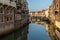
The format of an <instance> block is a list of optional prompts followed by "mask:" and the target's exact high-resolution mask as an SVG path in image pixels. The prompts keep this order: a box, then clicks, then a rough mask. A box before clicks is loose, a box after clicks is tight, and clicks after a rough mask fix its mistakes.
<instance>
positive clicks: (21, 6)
mask: <svg viewBox="0 0 60 40" xmlns="http://www.w3.org/2000/svg"><path fill="white" fill-rule="evenodd" d="M28 13H29V10H28V3H27V0H0V34H2V33H3V34H5V33H8V32H10V31H11V30H12V31H13V30H14V29H15V28H20V27H21V25H23V24H26V23H27V22H28V20H29V15H28ZM24 21H25V22H24ZM23 22H24V23H23Z"/></svg>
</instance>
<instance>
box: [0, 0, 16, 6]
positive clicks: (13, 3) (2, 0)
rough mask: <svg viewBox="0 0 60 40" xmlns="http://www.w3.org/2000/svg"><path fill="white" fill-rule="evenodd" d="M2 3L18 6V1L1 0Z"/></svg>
mask: <svg viewBox="0 0 60 40" xmlns="http://www.w3.org/2000/svg"><path fill="white" fill-rule="evenodd" d="M0 3H2V4H3V5H8V6H13V7H16V3H15V2H10V0H0Z"/></svg>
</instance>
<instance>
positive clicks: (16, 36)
mask: <svg viewBox="0 0 60 40" xmlns="http://www.w3.org/2000/svg"><path fill="white" fill-rule="evenodd" d="M27 33H28V26H26V27H23V28H21V29H18V30H16V31H14V32H12V33H10V34H8V35H6V36H2V37H0V40H27Z"/></svg>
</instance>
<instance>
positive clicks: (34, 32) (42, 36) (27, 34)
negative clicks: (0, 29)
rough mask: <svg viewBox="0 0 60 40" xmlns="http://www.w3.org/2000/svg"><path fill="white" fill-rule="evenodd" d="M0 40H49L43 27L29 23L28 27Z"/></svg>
mask: <svg viewBox="0 0 60 40" xmlns="http://www.w3.org/2000/svg"><path fill="white" fill-rule="evenodd" d="M0 40H51V39H50V37H49V35H48V33H47V32H46V29H45V26H43V25H39V24H34V23H30V24H29V25H28V26H26V27H23V28H21V29H19V30H16V31H14V32H12V33H10V34H8V35H6V36H3V37H0Z"/></svg>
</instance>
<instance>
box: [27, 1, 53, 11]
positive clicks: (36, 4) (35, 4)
mask: <svg viewBox="0 0 60 40" xmlns="http://www.w3.org/2000/svg"><path fill="white" fill-rule="evenodd" d="M52 1H53V0H27V2H28V7H29V11H40V10H43V9H47V8H48V7H49V6H50V5H51V4H52Z"/></svg>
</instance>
